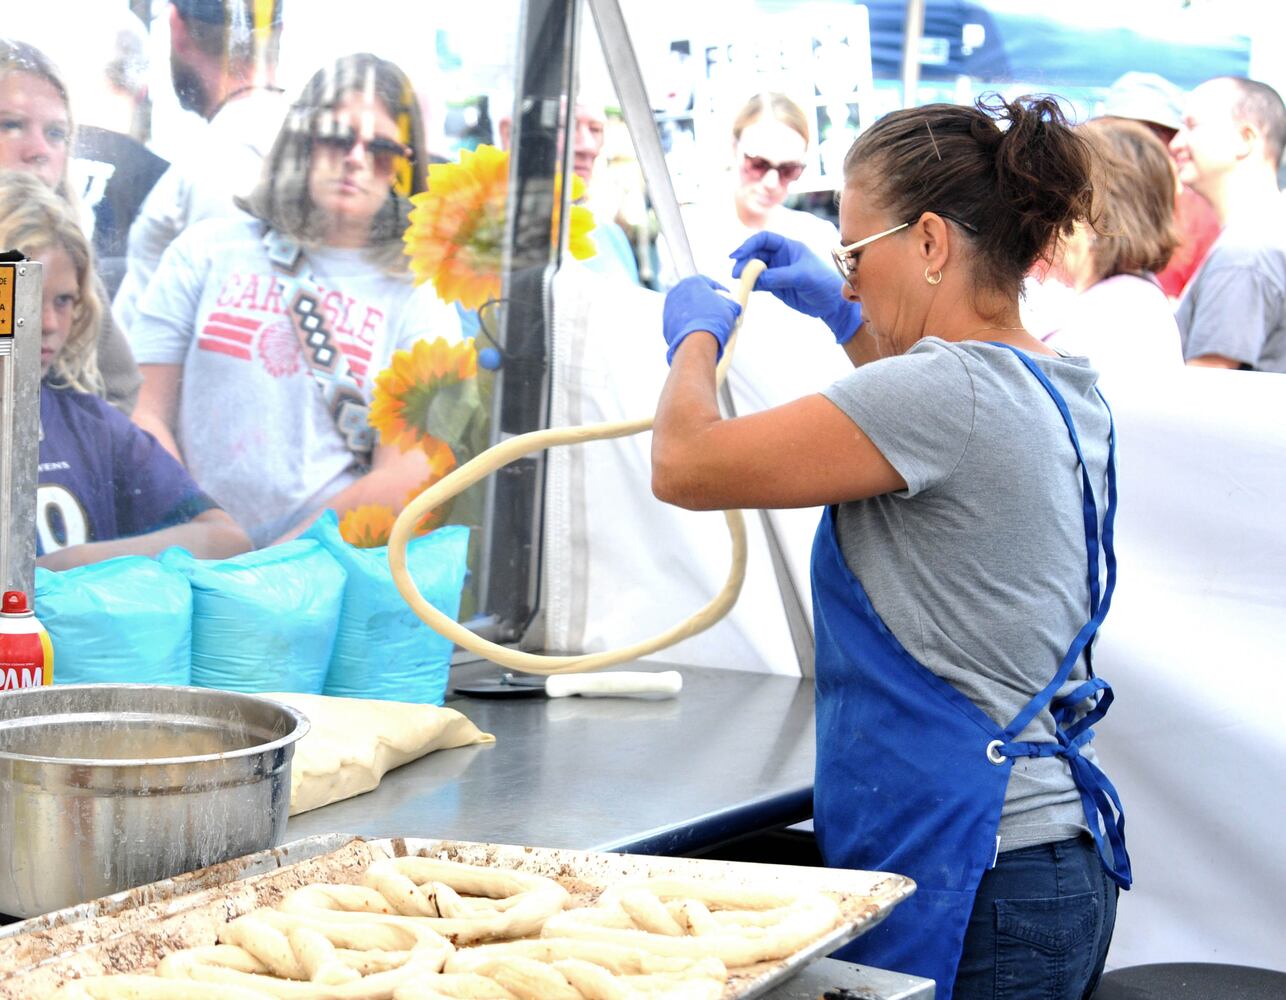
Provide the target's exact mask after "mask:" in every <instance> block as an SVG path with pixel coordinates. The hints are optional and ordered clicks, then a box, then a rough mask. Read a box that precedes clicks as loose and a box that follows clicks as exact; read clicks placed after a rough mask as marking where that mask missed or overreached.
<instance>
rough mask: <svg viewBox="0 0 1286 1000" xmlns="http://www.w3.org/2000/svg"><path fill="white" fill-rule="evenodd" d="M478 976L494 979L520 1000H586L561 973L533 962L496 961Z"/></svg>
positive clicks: (506, 959) (483, 967)
mask: <svg viewBox="0 0 1286 1000" xmlns="http://www.w3.org/2000/svg"><path fill="white" fill-rule="evenodd" d="M478 973H479V975H483V976H486V977H487V978H488V979H494V980H495V981H496V982H498V983H499V984H500V985H501V986H503V987H504V988H505V989H507V990H508V991H509V992H510V993H512V994H513V995H514V996H515V997H517V998H518V1000H584V998H583V997H582V996H581V992H580V990H578V989H576V987H574V986H573V985H572V984H571V983H569V982H568V981H567V979H566V978H565V977H564V976H563V974H562V973H561V972H559V971H558V970H557V969H555V968H554V967H553V966H552V965H546V964H545V963H544V962H538V961H536V960H535V959H533V958H523V957H521V956H517V955H514V956H510V957H509V958H505V959H496V960H495V961H494V962H492V963H490V964H488V965H483V966H481V967H480V968H479V969H478Z"/></svg>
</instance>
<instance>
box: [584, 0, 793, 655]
mask: <svg viewBox="0 0 1286 1000" xmlns="http://www.w3.org/2000/svg"><path fill="white" fill-rule="evenodd" d="M588 2H589V7H590V11H591V12H592V13H593V16H594V24H595V26H596V27H597V28H598V37H599V42H600V43H601V45H602V47H603V55H604V57H605V59H606V61H607V67H608V71H609V73H610V74H611V77H612V83H613V85H614V86H615V87H616V94H617V97H619V98H620V101H621V110H622V112H623V113H624V116H625V124H626V126H627V127H628V128H629V130H630V138H631V139H632V140H633V141H634V149H635V152H636V153H637V154H638V157H639V164H640V166H641V167H642V169H643V179H644V182H645V183H646V184H647V189H648V192H649V193H650V194H651V196H652V204H653V207H654V208H655V209H656V214H657V219H658V221H659V222H660V224H661V233H662V235H663V236H665V239H666V242H667V243H668V244H669V246H670V249H671V252H672V253H673V254H674V256H675V260H676V263H677V265H678V269H679V273H681V274H683V275H689V274H696V272H697V266H696V261H695V260H694V258H693V256H692V247H691V245H690V244H689V243H688V234H687V231H686V230H685V229H684V227H683V216H682V214H681V213H680V212H679V202H678V198H677V197H676V196H675V194H674V185H673V184H672V183H671V180H670V171H669V167H668V166H667V165H666V162H665V152H664V151H663V150H662V148H661V136H660V134H659V133H658V132H657V128H656V119H655V118H654V117H653V114H652V106H651V103H650V102H649V100H648V96H647V89H646V87H645V86H644V84H643V73H642V71H641V70H640V69H639V64H638V58H637V57H636V56H635V54H634V46H633V45H632V44H631V42H630V36H629V31H628V29H627V28H626V25H625V18H624V16H623V15H622V13H621V7H620V4H619V3H618V2H617V0H588ZM719 402H720V404H721V405H722V406H723V409H724V412H725V413H727V414H728V416H730V417H733V416H736V414H737V411H736V407H735V406H734V405H733V399H732V392H731V391H730V390H729V388H728V383H727V382H726V381H725V382H724V384H723V386H722V387H721V388H720V390H719ZM758 514H759V519H760V523H761V524H762V525H763V529H764V536H765V539H766V540H767V543H768V552H769V555H770V557H771V559H772V565H773V573H774V575H775V576H776V578H777V588H778V591H779V592H780V594H781V602H782V609H783V611H784V612H785V615H786V624H787V626H788V627H789V629H790V637H791V642H792V644H793V645H794V647H795V657H796V659H797V660H798V662H799V669H800V673H801V674H802V675H803V676H805V677H811V676H813V629H812V623H811V622H809V620H808V615H807V613H806V612H805V610H804V603H803V600H802V599H801V598H800V595H799V591H798V590H797V589H796V587H795V581H794V580H792V579H791V576H790V571H789V569H788V566H787V563H786V556H785V552H784V550H783V548H782V544H781V538H780V536H779V535H778V533H777V527H776V525H775V524H774V523H773V521H772V518H771V516H770V515H769V513H768V512H767V511H764V510H761V511H759V512H758Z"/></svg>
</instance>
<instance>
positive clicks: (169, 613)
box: [36, 556, 192, 685]
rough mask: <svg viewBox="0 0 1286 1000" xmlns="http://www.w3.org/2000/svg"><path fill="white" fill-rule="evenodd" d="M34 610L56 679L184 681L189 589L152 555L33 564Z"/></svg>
mask: <svg viewBox="0 0 1286 1000" xmlns="http://www.w3.org/2000/svg"><path fill="white" fill-rule="evenodd" d="M36 617H37V618H39V619H40V621H41V624H43V625H44V626H45V628H46V629H48V630H49V641H50V642H51V643H52V644H53V648H54V683H55V684H180V685H183V684H187V683H188V677H189V674H190V671H191V666H192V589H191V588H190V587H189V586H188V581H187V580H186V579H185V578H184V577H183V575H182V574H180V573H176V572H175V571H174V570H172V569H169V568H167V567H165V566H162V565H161V564H159V563H158V562H156V561H155V560H154V559H148V558H147V557H145V556H121V557H120V558H118V559H108V560H106V561H105V562H100V563H93V564H91V565H89V566H77V567H75V568H74V569H69V570H64V571H62V572H60V573H54V572H52V571H50V570H47V569H41V568H37V569H36Z"/></svg>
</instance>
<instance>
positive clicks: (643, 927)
mask: <svg viewBox="0 0 1286 1000" xmlns="http://www.w3.org/2000/svg"><path fill="white" fill-rule="evenodd" d="M735 906H740V907H741V909H740V910H734V909H731V908H732V907H735ZM711 907H714V908H715V909H716V910H725V911H726V912H725V913H717V912H714V911H712V909H711ZM839 921H840V910H839V906H838V905H837V904H836V903H835V901H834V900H833V899H831V898H830V897H829V896H826V895H824V894H822V893H820V892H806V893H800V894H797V895H794V896H789V895H782V894H772V893H762V892H758V891H755V890H748V889H738V888H736V887H735V886H727V885H718V884H713V883H707V882H700V881H691V882H684V881H676V880H672V879H657V880H652V881H649V882H637V883H631V884H627V885H623V886H617V887H615V888H613V889H609V890H608V891H606V892H604V893H603V895H602V896H601V897H600V898H599V903H598V905H596V906H593V907H587V908H584V909H579V910H568V911H567V912H565V913H561V914H558V915H556V916H554V917H551V918H550V919H549V920H548V921H547V922H546V923H545V926H544V929H543V930H542V931H541V936H542V937H549V938H562V937H570V938H582V939H585V940H591V941H603V942H608V943H611V944H617V945H626V946H631V947H636V948H641V949H644V950H646V951H652V952H655V953H657V954H661V955H672V956H681V957H691V958H699V957H704V956H714V957H717V958H719V959H720V960H721V961H723V963H724V964H725V965H727V966H728V967H729V968H736V967H739V966H744V965H753V964H755V963H756V962H766V961H773V960H776V959H780V958H785V957H786V956H787V955H790V954H793V953H794V952H796V951H799V950H800V949H801V948H803V947H805V946H807V945H809V944H811V943H812V942H814V941H816V940H817V939H818V938H820V937H822V935H824V934H825V933H826V932H827V931H830V930H832V929H833V928H834V927H835V926H836V924H838V923H839Z"/></svg>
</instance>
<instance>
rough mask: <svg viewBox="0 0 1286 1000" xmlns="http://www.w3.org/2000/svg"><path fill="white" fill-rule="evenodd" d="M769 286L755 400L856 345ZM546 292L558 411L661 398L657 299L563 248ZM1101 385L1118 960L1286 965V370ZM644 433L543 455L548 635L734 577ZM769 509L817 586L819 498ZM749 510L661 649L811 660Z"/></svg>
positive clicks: (758, 313)
mask: <svg viewBox="0 0 1286 1000" xmlns="http://www.w3.org/2000/svg"><path fill="white" fill-rule="evenodd" d="M767 299H768V297H767V296H766V295H764V294H763V293H756V294H755V296H754V298H753V299H752V303H751V305H750V308H749V309H748V313H747V321H746V329H745V331H744V332H743V334H742V337H741V340H740V344H739V346H738V354H737V356H736V358H735V359H734V364H733V371H734V375H733V383H732V384H733V386H734V393H735V397H736V401H737V404H738V406H739V408H740V410H741V412H749V411H751V410H752V409H759V408H763V407H764V406H767V405H775V404H776V403H780V402H784V401H786V400H788V399H792V398H795V397H797V396H799V395H802V394H804V393H807V392H811V391H816V390H817V389H819V388H821V387H822V386H824V385H825V384H827V383H828V382H829V381H830V380H831V379H833V378H836V377H838V376H839V375H840V374H842V372H843V371H844V366H845V365H846V364H847V361H846V359H845V358H844V356H843V355H842V354H841V353H839V352H838V349H837V348H835V346H834V344H833V343H832V342H831V341H830V338H829V337H828V335H827V334H826V331H825V330H824V329H822V328H821V327H820V325H819V324H809V323H807V322H805V323H803V324H802V325H801V324H799V322H798V320H796V319H794V318H793V317H787V318H785V320H783V316H782V315H781V314H780V313H778V312H777V311H776V310H775V309H774V308H773V307H774V306H775V305H776V304H775V303H774V302H771V301H767ZM761 300H765V301H761ZM555 302H556V303H557V308H556V317H555V334H554V354H555V385H554V397H553V398H554V404H553V424H554V425H555V426H558V425H563V424H575V423H592V422H598V421H608V420H617V419H624V418H633V417H638V416H640V415H646V414H647V413H650V412H652V410H653V409H654V408H655V405H656V399H657V396H658V395H659V393H660V389H661V385H662V382H663V381H664V378H665V374H666V366H665V360H664V348H663V343H662V339H661V335H660V330H661V303H662V298H661V296H660V295H658V294H656V293H653V292H648V291H644V290H641V289H638V288H635V287H633V286H631V285H627V284H624V283H621V284H615V283H612V282H610V281H607V280H605V279H603V278H602V277H601V276H595V275H589V274H587V273H585V272H584V271H583V270H580V269H576V268H569V269H566V270H565V271H564V272H563V273H562V274H560V275H559V277H558V279H557V284H556V286H555ZM756 318H758V322H756ZM783 321H786V322H793V323H794V324H795V325H793V326H792V327H791V329H789V330H783V329H782V328H781V325H780V324H781V323H782V322H783ZM1103 390H1104V393H1105V394H1106V396H1107V398H1108V400H1109V402H1110V403H1111V404H1112V407H1113V410H1114V413H1115V415H1116V421H1117V427H1118V436H1119V440H1120V489H1121V502H1120V512H1119V516H1118V522H1117V551H1118V554H1119V558H1120V564H1121V565H1120V576H1119V583H1118V588H1117V593H1116V598H1115V601H1114V604H1113V607H1112V609H1111V612H1110V614H1109V615H1108V618H1107V622H1106V624H1105V625H1104V628H1103V632H1102V635H1101V640H1100V642H1099V645H1098V649H1097V653H1096V659H1095V664H1096V667H1097V669H1098V671H1099V673H1100V674H1102V675H1103V676H1104V677H1106V678H1107V679H1108V680H1109V681H1110V682H1111V683H1112V685H1113V686H1114V688H1115V691H1116V694H1117V700H1116V703H1115V704H1114V705H1113V706H1112V709H1111V712H1110V713H1109V715H1108V717H1107V718H1106V719H1105V720H1104V721H1103V723H1101V724H1100V726H1099V727H1098V736H1097V739H1096V742H1095V746H1096V747H1097V749H1098V752H1099V755H1100V758H1101V760H1102V762H1103V764H1104V767H1105V768H1106V769H1107V771H1108V773H1109V775H1110V776H1111V777H1112V780H1113V781H1114V782H1115V783H1116V785H1117V788H1118V789H1119V790H1120V792H1121V795H1122V797H1123V800H1124V803H1125V809H1126V817H1127V824H1126V832H1127V838H1128V840H1129V845H1130V849H1131V855H1132V858H1133V862H1134V869H1135V875H1136V883H1135V888H1134V889H1133V890H1131V891H1130V892H1128V893H1125V894H1123V896H1122V901H1121V907H1120V916H1119V919H1118V922H1117V930H1116V938H1115V941H1114V943H1113V947H1112V954H1111V956H1110V959H1109V961H1110V964H1111V965H1112V966H1122V965H1135V964H1141V963H1147V962H1161V961H1210V962H1227V963H1234V964H1247V965H1257V966H1265V967H1272V968H1286V947H1283V945H1286V938H1284V937H1283V934H1284V933H1286V932H1284V931H1283V928H1284V927H1286V902H1284V901H1286V862H1283V860H1282V851H1281V843H1282V837H1283V831H1284V830H1286V726H1283V725H1282V723H1281V713H1282V710H1283V705H1286V670H1284V669H1283V667H1284V666H1286V504H1284V503H1283V499H1286V376H1280V375H1270V374H1259V373H1245V372H1219V371H1209V370H1197V369H1178V370H1176V371H1174V372H1173V373H1171V374H1169V375H1164V376H1157V377H1155V378H1152V379H1149V380H1147V381H1146V382H1139V383H1125V382H1120V381H1118V382H1116V383H1110V382H1107V381H1105V382H1104V385H1103ZM650 444H651V436H650V435H640V436H637V437H634V438H625V439H620V440H616V441H607V442H599V443H595V444H591V445H588V446H585V447H578V448H564V449H558V450H556V451H554V452H551V453H550V465H549V482H548V492H547V502H546V530H545V535H546V538H545V553H544V558H545V564H544V574H543V578H544V593H543V601H544V607H545V610H546V635H545V639H546V644H547V646H548V648H550V649H551V650H561V649H569V650H576V649H581V648H583V649H585V650H599V649H604V648H608V647H611V646H618V645H624V644H626V643H629V642H633V641H636V640H638V639H641V638H644V637H645V636H648V635H652V634H654V633H656V632H659V631H661V630H662V629H663V628H665V627H667V626H669V625H671V624H673V623H675V622H677V621H679V620H680V619H682V618H683V617H684V616H686V615H688V614H690V613H691V612H693V611H695V610H696V609H697V608H698V607H700V606H701V605H702V604H704V603H705V602H706V601H708V600H709V599H710V598H711V597H712V596H713V595H714V594H715V592H716V591H717V590H718V589H719V586H720V585H721V584H722V582H723V579H724V577H725V575H726V572H727V565H728V548H729V547H728V541H727V536H726V532H725V529H724V526H723V520H722V517H721V516H720V515H718V514H715V513H699V514H694V513H688V512H684V511H679V510H676V509H674V508H671V507H667V506H665V505H663V504H661V503H659V502H658V501H656V500H655V499H654V498H653V497H652V494H651V490H650V486H649V481H650V463H649V455H648V449H649V447H650ZM774 517H775V518H777V524H778V526H779V530H780V532H781V535H782V540H783V542H784V544H785V546H786V550H787V553H788V557H789V559H790V562H791V565H792V571H793V573H794V577H795V580H796V583H797V585H798V586H799V587H800V588H801V592H802V593H803V594H804V596H805V597H806V598H807V596H808V559H809V551H810V548H811V544H812V535H813V529H814V527H815V525H816V519H817V511H816V510H813V509H810V510H806V511H784V512H774ZM746 524H747V528H748V530H749V532H750V539H751V548H750V556H749V567H748V571H747V579H746V586H745V589H744V591H743V593H742V597H741V599H740V600H739V601H738V603H737V606H736V607H735V608H734V609H733V611H732V613H731V614H730V616H729V617H728V618H727V619H725V620H724V621H723V622H721V623H720V624H719V625H717V626H715V627H714V628H713V629H711V630H710V631H709V632H706V633H704V634H703V635H700V636H697V637H695V638H693V639H690V640H687V641H686V642H684V643H683V644H681V645H679V646H676V647H674V648H673V649H672V650H667V651H664V652H662V653H658V654H656V656H655V657H654V659H657V660H666V659H669V660H673V661H675V662H681V663H692V664H701V665H708V666H716V667H728V668H736V669H744V670H756V671H771V672H775V673H787V674H791V673H796V672H797V670H796V667H795V658H794V653H793V651H792V649H791V645H790V639H789V635H788V632H787V628H786V623H785V617H784V614H783V612H782V610H781V602H780V600H779V598H778V597H777V590H776V582H775V580H774V578H773V574H772V569H771V566H770V564H769V561H768V554H767V550H766V549H765V547H764V543H763V539H762V534H761V533H760V530H759V527H758V523H757V519H756V518H755V517H747V518H746ZM730 707H731V706H730Z"/></svg>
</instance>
